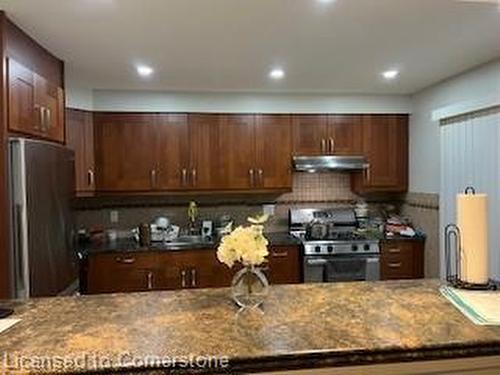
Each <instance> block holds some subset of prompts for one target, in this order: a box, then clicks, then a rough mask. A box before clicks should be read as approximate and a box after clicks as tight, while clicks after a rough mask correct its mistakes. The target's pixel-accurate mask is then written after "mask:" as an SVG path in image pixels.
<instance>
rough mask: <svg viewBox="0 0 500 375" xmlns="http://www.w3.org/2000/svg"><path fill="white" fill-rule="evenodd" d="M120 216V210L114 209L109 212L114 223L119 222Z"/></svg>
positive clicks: (110, 219)
mask: <svg viewBox="0 0 500 375" xmlns="http://www.w3.org/2000/svg"><path fill="white" fill-rule="evenodd" d="M118 220H119V216H118V211H116V210H113V211H111V212H110V213H109V221H111V223H112V224H116V223H118Z"/></svg>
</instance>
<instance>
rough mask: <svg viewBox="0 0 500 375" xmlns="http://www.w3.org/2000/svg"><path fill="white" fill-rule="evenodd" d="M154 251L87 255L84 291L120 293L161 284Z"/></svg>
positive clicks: (159, 287)
mask: <svg viewBox="0 0 500 375" xmlns="http://www.w3.org/2000/svg"><path fill="white" fill-rule="evenodd" d="M159 275H160V271H159V269H158V255H157V254H156V253H154V252H143V253H130V254H119V253H108V254H98V255H91V256H90V257H89V259H88V265H87V280H86V285H87V291H86V293H88V294H98V293H123V292H142V291H148V290H158V289H162V288H161V280H160V276H159Z"/></svg>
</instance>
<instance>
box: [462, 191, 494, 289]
mask: <svg viewBox="0 0 500 375" xmlns="http://www.w3.org/2000/svg"><path fill="white" fill-rule="evenodd" d="M487 202H488V198H487V196H486V194H459V195H457V225H458V227H459V228H460V236H461V239H462V243H461V245H462V253H461V259H460V268H461V269H460V278H461V279H462V280H463V281H466V282H469V283H473V284H486V283H487V282H488V279H489V277H488V276H489V272H488V219H487V217H488V209H487Z"/></svg>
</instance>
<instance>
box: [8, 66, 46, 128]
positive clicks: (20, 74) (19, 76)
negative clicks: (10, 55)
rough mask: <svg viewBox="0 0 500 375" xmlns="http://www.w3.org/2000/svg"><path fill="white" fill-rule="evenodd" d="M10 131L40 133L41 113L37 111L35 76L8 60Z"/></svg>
mask: <svg viewBox="0 0 500 375" xmlns="http://www.w3.org/2000/svg"><path fill="white" fill-rule="evenodd" d="M8 70H9V130H11V131H14V132H21V133H28V134H31V133H34V132H39V131H40V129H39V123H40V118H39V115H40V112H38V111H36V109H35V75H34V74H33V72H32V71H30V70H29V69H27V68H25V67H24V66H22V65H20V64H18V63H17V62H15V61H14V60H12V59H9V60H8Z"/></svg>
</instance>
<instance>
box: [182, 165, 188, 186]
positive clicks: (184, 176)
mask: <svg viewBox="0 0 500 375" xmlns="http://www.w3.org/2000/svg"><path fill="white" fill-rule="evenodd" d="M181 184H182V186H186V184H187V170H186V168H182V171H181Z"/></svg>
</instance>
